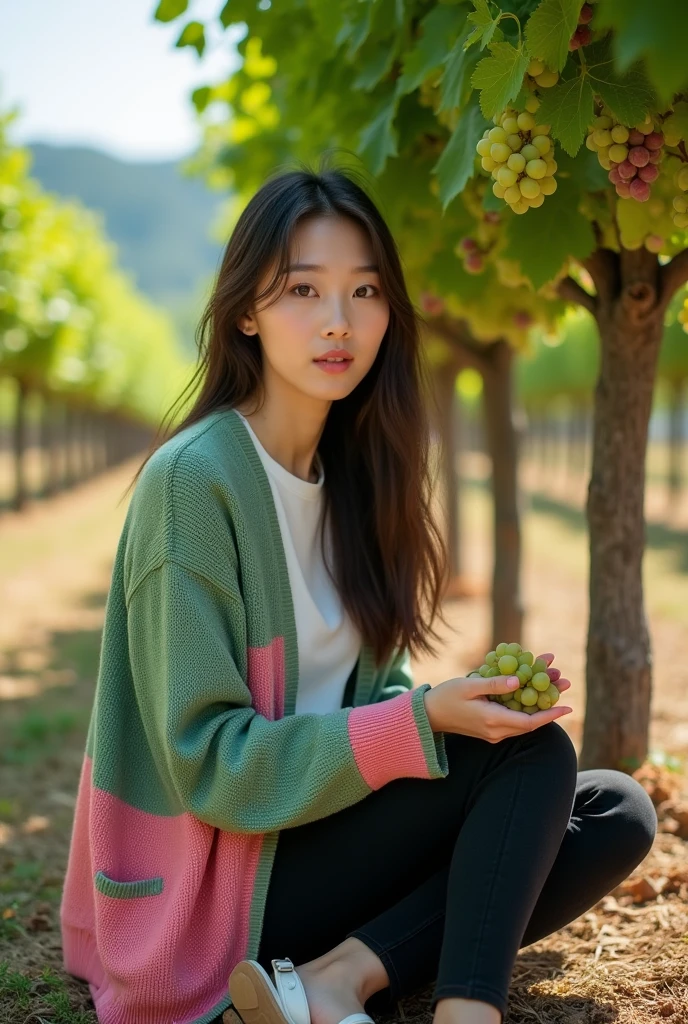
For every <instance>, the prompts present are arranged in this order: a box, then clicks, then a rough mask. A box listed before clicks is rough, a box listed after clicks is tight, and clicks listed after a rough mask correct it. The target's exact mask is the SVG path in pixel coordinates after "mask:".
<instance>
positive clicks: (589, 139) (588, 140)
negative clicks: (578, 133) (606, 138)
mask: <svg viewBox="0 0 688 1024" xmlns="http://www.w3.org/2000/svg"><path fill="white" fill-rule="evenodd" d="M585 148H586V149H589V150H591V151H592V152H593V153H596V152H597V146H596V145H595V137H594V135H593V133H592V132H590V134H589V135H586V137H585Z"/></svg>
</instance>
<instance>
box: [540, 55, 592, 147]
mask: <svg viewBox="0 0 688 1024" xmlns="http://www.w3.org/2000/svg"><path fill="white" fill-rule="evenodd" d="M592 118H593V92H592V89H591V87H590V83H589V82H588V80H587V78H586V77H585V76H584V75H576V77H575V78H572V79H570V80H569V81H567V82H558V83H557V84H556V85H554V86H552V88H551V89H543V90H542V99H541V101H540V106H539V107H538V112H537V120H538V122H539V123H540V124H548V125H550V126H551V128H552V135H553V136H554V138H555V139H556V140H557V141H558V142H560V143H561V144H562V146H563V148H564V149H565V150H566V152H567V153H568V154H569V155H570V156H575V155H576V153H577V152H578V150H579V149H580V145H581V142H582V141H583V137H584V135H585V129H586V128H587V127H588V125H589V124H590V122H591V121H592Z"/></svg>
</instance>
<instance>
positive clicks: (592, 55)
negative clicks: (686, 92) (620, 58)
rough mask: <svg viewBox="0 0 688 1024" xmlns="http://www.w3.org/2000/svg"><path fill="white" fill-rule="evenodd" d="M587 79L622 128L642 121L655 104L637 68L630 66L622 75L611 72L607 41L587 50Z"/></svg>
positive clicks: (611, 61) (640, 71) (636, 66)
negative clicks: (623, 125)
mask: <svg viewBox="0 0 688 1024" xmlns="http://www.w3.org/2000/svg"><path fill="white" fill-rule="evenodd" d="M586 57H587V75H588V77H589V79H590V84H591V85H592V87H593V89H594V91H595V92H596V93H598V94H599V95H600V96H601V97H602V99H603V100H604V102H605V103H606V104H607V106H608V107H609V108H610V109H611V110H612V111H613V112H614V113H615V114H616V116H617V117H618V119H619V121H621V122H622V123H623V124H627V125H633V124H637V123H638V122H639V121H643V120H644V119H645V116H646V114H647V113H648V111H649V110H650V109H651V108H652V106H653V105H654V103H655V97H654V93H653V91H652V86H651V85H650V83H649V82H648V80H647V78H646V77H645V73H644V72H643V70H642V67H641V65H640V64H634V65H633V67H631V68H629V70H628V71H627V72H625V74H623V75H619V74H618V73H617V72H616V71H615V70H614V62H613V59H612V55H611V52H610V49H609V42H608V40H607V39H604V40H602V41H601V42H600V43H597V44H595V46H591V47H588V49H587V51H586Z"/></svg>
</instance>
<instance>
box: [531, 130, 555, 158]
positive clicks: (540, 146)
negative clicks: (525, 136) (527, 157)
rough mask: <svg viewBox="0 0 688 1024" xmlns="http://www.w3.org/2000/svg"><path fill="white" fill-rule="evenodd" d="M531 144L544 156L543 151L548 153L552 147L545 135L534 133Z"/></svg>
mask: <svg viewBox="0 0 688 1024" xmlns="http://www.w3.org/2000/svg"><path fill="white" fill-rule="evenodd" d="M533 145H534V146H535V148H536V149H537V151H538V153H539V154H540V156H544V155H545V153H549V151H550V149H551V148H552V143H551V142H550V141H549V139H548V138H547V136H546V135H536V136H535V138H534V139H533Z"/></svg>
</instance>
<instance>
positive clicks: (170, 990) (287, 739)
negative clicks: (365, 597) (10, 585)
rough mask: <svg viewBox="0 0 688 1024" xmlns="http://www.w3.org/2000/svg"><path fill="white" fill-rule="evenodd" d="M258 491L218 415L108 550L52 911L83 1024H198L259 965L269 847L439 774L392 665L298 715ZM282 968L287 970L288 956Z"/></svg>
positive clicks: (235, 430)
mask: <svg viewBox="0 0 688 1024" xmlns="http://www.w3.org/2000/svg"><path fill="white" fill-rule="evenodd" d="M298 682H299V680H298V653H297V638H296V627H295V621H294V609H293V604H292V597H291V590H290V586H289V577H288V571H287V565H286V560H285V556H284V549H283V547H282V540H281V534H280V528H279V522H278V519H277V514H276V511H275V506H274V504H273V498H272V492H271V489H270V483H269V480H268V477H267V475H266V473H265V470H264V468H263V465H262V463H261V461H260V458H259V456H258V453H257V452H256V450H255V448H254V446H253V441H252V440H251V437H250V435H249V433H248V431H247V430H246V428H245V426H244V424H243V422H242V421H241V419H240V417H239V416H238V415H237V414H236V413H235V412H234V411H233V410H231V409H223V410H219V411H217V412H214V413H211V414H209V415H208V416H206V417H205V418H204V419H203V420H201V421H200V422H199V423H197V424H194V425H193V426H191V427H187V428H186V429H185V430H183V431H182V432H181V433H179V434H178V435H177V436H176V437H173V438H171V439H169V440H168V441H167V442H165V444H164V445H163V446H162V447H161V448H160V449H158V451H157V452H156V453H155V454H154V455H153V456H152V458H151V459H150V460H149V461H148V462H147V464H146V466H145V468H144V471H143V473H142V475H141V477H140V478H139V481H138V483H137V486H136V488H135V490H134V494H133V496H132V499H131V502H130V505H129V508H128V511H127V515H126V520H125V524H124V527H123V530H122V534H121V537H120V540H119V544H118V547H117V552H116V557H115V562H114V566H113V572H112V580H111V584H110V590H109V594H108V599H107V606H106V614H105V623H104V627H103V635H102V646H101V653H100V665H99V671H98V680H97V686H96V692H95V698H94V704H93V709H92V713H91V719H90V724H89V729H88V736H87V740H86V749H85V752H84V759H83V765H82V769H81V777H80V782H79V788H78V796H77V803H76V810H75V817H74V823H73V830H72V836H71V846H70V852H69V861H68V865H67V871H66V877H65V884H64V891H63V895H62V902H61V907H60V920H61V929H62V941H63V951H64V966H65V969H66V970H67V971H68V972H69V973H70V974H73V975H75V976H76V977H79V978H82V979H85V980H86V981H87V982H88V983H89V987H90V991H91V994H92V997H93V1001H94V1004H95V1007H96V1012H97V1015H98V1020H99V1022H100V1024H207V1022H208V1021H210V1020H212V1018H213V1017H215V1016H216V1015H217V1014H219V1013H220V1012H221V1011H222V1010H224V1009H225V1008H226V1007H228V1006H230V1005H231V1000H230V997H229V993H228V990H227V981H228V978H229V974H230V972H231V970H232V968H233V967H234V965H235V964H236V963H238V962H239V960H242V959H244V958H246V957H251V958H255V957H256V955H257V952H258V948H259V943H260V935H261V928H262V920H263V912H264V906H265V899H266V895H267V890H268V886H269V883H270V873H271V870H272V864H273V860H274V856H275V850H276V847H277V843H278V841H279V834H280V831H281V829H284V828H292V827H294V826H297V825H303V824H305V823H307V822H310V821H315V820H317V819H319V818H323V817H325V816H327V815H330V814H333V813H335V812H337V811H339V810H341V809H342V808H344V807H349V806H351V805H352V804H355V803H356V802H357V801H359V800H363V799H364V797H366V796H367V795H368V794H369V793H370V792H371V791H372V790H376V789H379V788H380V787H381V786H384V785H385V784H386V783H387V782H390V781H391V780H393V779H397V778H403V777H411V778H422V779H436V778H441V777H445V776H446V775H447V772H448V766H447V758H446V753H445V747H444V736H443V734H442V733H433V731H432V729H431V727H430V723H429V721H428V718H427V714H426V711H425V704H424V699H423V698H424V693H425V691H426V690H427V689H428V688H429V684H427V683H425V684H423V685H421V686H418V687H416V688H414V685H413V681H412V678H411V673H410V669H409V657H408V652H406V651H404V650H401V649H397V650H396V651H395V652H394V655H393V656H391V657H390V659H389V660H388V662H387V663H386V664H384V665H375V664H374V662H373V658H372V656H371V652H370V650H369V649H368V647H367V646H366V645H364V646H363V648H362V650H361V654H360V658H359V661H358V666H357V669H356V674H355V686H354V689H353V698H352V705H353V706H350V707H342V708H341V709H340V710H338V711H336V712H334V713H332V714H327V715H317V714H303V715H296V714H295V713H294V709H295V706H296V692H297V687H298ZM288 952H289V951H288V950H284V953H285V955H287V954H288Z"/></svg>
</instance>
